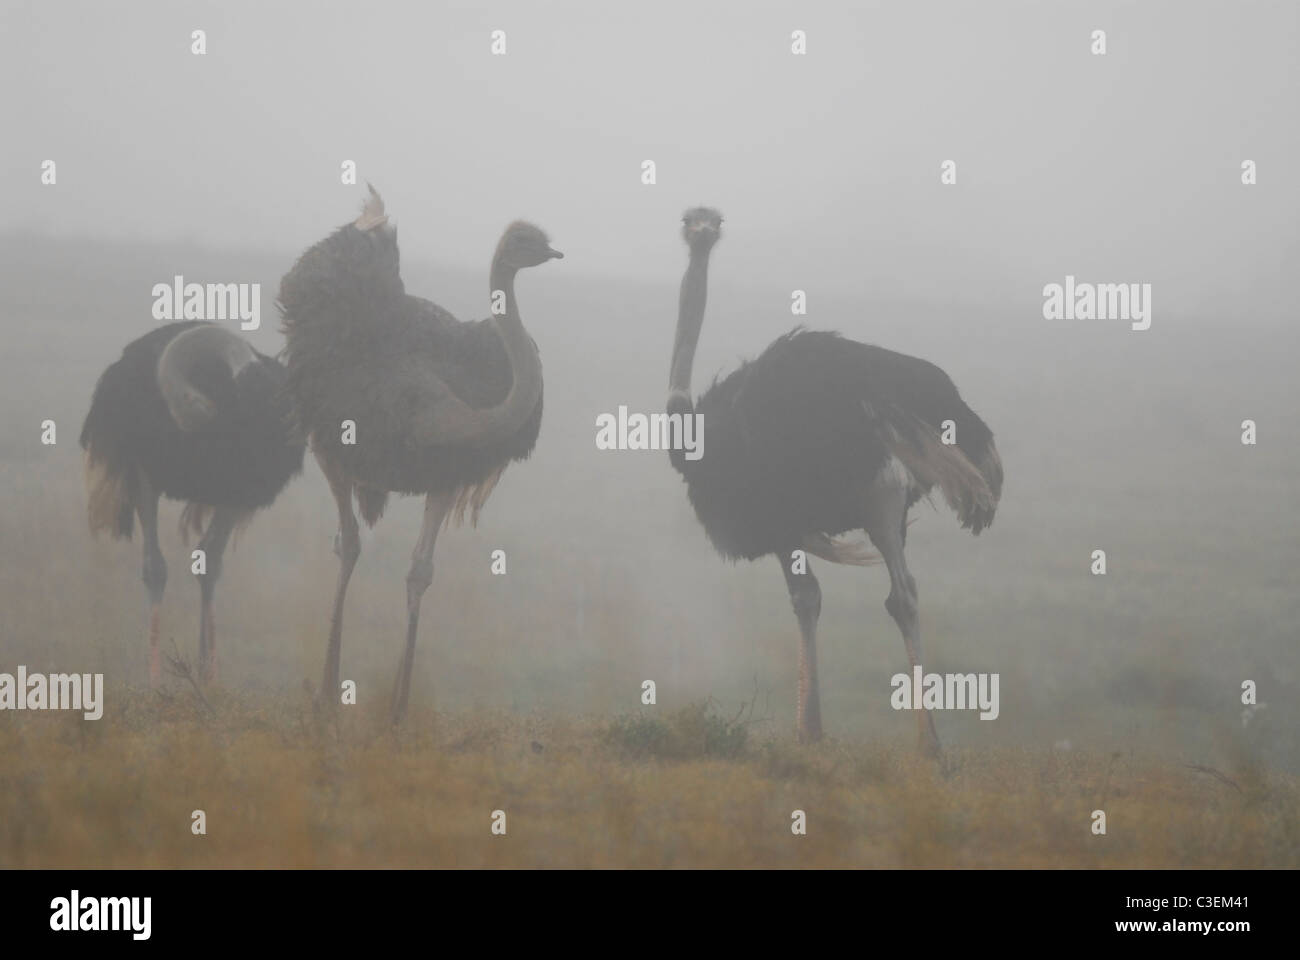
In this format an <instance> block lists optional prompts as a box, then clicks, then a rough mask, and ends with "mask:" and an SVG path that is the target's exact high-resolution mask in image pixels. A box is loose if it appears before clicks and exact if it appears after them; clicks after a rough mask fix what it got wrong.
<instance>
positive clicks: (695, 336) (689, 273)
mask: <svg viewBox="0 0 1300 960" xmlns="http://www.w3.org/2000/svg"><path fill="white" fill-rule="evenodd" d="M708 295H709V251H708V250H696V249H695V248H691V260H690V263H689V264H688V265H687V267H686V274H685V275H684V276H683V277H682V292H681V297H680V299H679V300H678V302H677V335H676V337H675V338H674V339H673V362H672V367H671V369H670V370H669V372H668V393H669V399H670V400H672V398H673V397H674V396H676V395H680V396H682V397H685V398H686V401H687V403H688V404H689V403H690V399H691V368H692V367H694V365H695V348H696V346H697V345H698V343H699V341H700V327H702V326H703V325H704V304H705V301H706V300H707V299H708Z"/></svg>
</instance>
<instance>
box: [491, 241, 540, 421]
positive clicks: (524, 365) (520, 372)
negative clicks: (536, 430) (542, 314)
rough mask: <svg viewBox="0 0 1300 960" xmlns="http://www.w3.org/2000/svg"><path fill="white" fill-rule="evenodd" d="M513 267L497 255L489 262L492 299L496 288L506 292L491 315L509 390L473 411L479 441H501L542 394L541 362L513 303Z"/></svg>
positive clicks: (534, 406) (525, 415)
mask: <svg viewBox="0 0 1300 960" xmlns="http://www.w3.org/2000/svg"><path fill="white" fill-rule="evenodd" d="M516 272H517V271H516V269H515V268H514V267H510V266H507V265H506V264H504V263H503V262H502V260H501V257H500V255H498V256H497V257H496V258H494V259H493V261H492V271H491V273H490V274H489V286H490V288H491V291H492V296H493V299H494V301H495V298H496V291H498V290H499V291H501V292H502V293H503V294H504V295H505V312H504V313H502V314H496V313H493V314H492V315H491V321H492V325H493V326H495V327H496V331H497V335H498V336H499V337H500V338H501V344H502V346H504V347H505V351H506V358H507V359H508V360H509V362H510V378H511V379H510V392H509V393H508V394H506V398H505V399H504V400H502V401H501V402H500V403H499V404H497V405H496V406H494V407H487V408H484V409H481V410H475V411H474V419H475V421H476V427H475V433H476V435H477V437H476V439H477V440H478V441H479V442H481V443H491V442H495V441H499V440H504V439H505V438H506V437H508V436H510V435H511V434H513V433H514V432H515V431H516V430H518V429H519V428H520V427H522V426H523V425H524V423H526V422H527V420H528V418H529V417H531V416H532V414H533V411H534V410H536V409H537V401H538V400H540V399H541V396H542V364H541V359H540V358H539V357H538V356H537V347H536V345H535V344H534V343H533V339H532V337H530V336H529V335H528V331H527V330H525V329H524V324H523V321H522V320H521V319H520V318H519V308H518V307H517V306H516V304H515V273H516Z"/></svg>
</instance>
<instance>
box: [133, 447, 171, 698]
mask: <svg viewBox="0 0 1300 960" xmlns="http://www.w3.org/2000/svg"><path fill="white" fill-rule="evenodd" d="M137 477H138V485H137V487H136V493H135V512H136V515H137V516H139V518H140V539H141V540H143V541H144V586H145V590H146V591H147V592H148V594H149V685H150V686H151V687H155V688H156V687H157V686H158V685H159V684H160V683H162V654H161V653H160V652H159V649H158V614H159V609H158V608H159V607H160V606H161V605H162V598H163V590H164V589H165V588H166V586H167V563H166V562H165V561H164V560H163V555H162V550H161V549H160V548H159V546H158V491H157V490H155V489H154V488H153V484H151V483H150V482H149V479H148V478H147V477H145V476H144V472H143V471H138V472H137Z"/></svg>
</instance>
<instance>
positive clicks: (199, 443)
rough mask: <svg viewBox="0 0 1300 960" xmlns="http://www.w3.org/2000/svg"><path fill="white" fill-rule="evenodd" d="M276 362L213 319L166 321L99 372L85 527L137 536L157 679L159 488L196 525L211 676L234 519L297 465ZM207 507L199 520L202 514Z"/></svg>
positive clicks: (241, 519)
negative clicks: (216, 609) (217, 597)
mask: <svg viewBox="0 0 1300 960" xmlns="http://www.w3.org/2000/svg"><path fill="white" fill-rule="evenodd" d="M285 377H286V372H285V369H284V367H282V366H281V365H280V364H279V363H277V362H276V361H275V360H274V359H272V358H271V357H267V356H263V355H262V354H260V353H258V352H257V351H256V350H254V349H253V348H252V347H250V346H249V345H248V343H247V342H245V341H244V340H243V339H241V338H240V337H238V336H236V335H235V334H233V333H231V332H230V331H229V330H226V329H225V328H223V327H219V326H217V325H215V324H211V323H202V322H194V321H191V322H185V323H170V324H167V325H166V326H162V327H159V328H158V329H156V330H153V331H152V332H150V333H147V334H145V335H144V336H143V337H140V338H139V339H138V340H135V341H133V342H131V343H129V344H127V346H126V348H125V349H124V350H123V351H122V357H121V359H119V360H118V361H117V362H115V363H114V364H112V365H111V366H110V367H109V368H108V369H107V370H105V371H104V373H103V375H102V376H101V377H100V378H99V383H98V384H97V385H96V386H95V393H94V397H93V398H92V400H91V403H90V412H89V413H88V414H86V421H85V424H84V425H83V426H82V428H81V446H82V448H83V449H84V450H85V452H86V458H85V459H86V490H87V494H88V498H89V508H88V513H89V519H90V529H91V532H92V533H98V532H99V531H101V530H106V531H108V532H109V533H110V534H111V535H112V536H113V537H114V538H120V539H130V538H131V535H132V531H133V528H134V519H135V517H139V518H140V530H141V533H142V535H143V540H144V583H145V588H146V590H147V592H148V596H149V608H150V609H149V679H150V682H151V683H152V684H154V685H157V684H158V682H159V680H160V679H161V672H162V671H161V668H162V664H161V657H160V654H159V650H158V630H159V622H158V621H159V606H160V604H161V603H162V598H163V590H164V588H165V586H166V584H167V564H166V563H165V562H164V560H163V555H162V550H161V549H160V548H159V546H158V499H159V498H160V497H168V498H169V499H172V500H182V501H185V503H186V507H185V509H184V511H183V512H182V514H181V527H182V532H189V531H193V532H194V533H201V534H202V537H201V539H200V540H199V544H198V545H199V548H200V549H202V550H203V551H204V554H205V556H206V573H204V574H203V575H202V578H201V580H200V613H199V668H200V672H201V674H202V676H203V678H204V679H205V680H211V679H213V678H214V677H215V675H216V666H217V658H216V634H215V629H214V624H213V618H212V595H213V592H214V590H215V589H216V582H217V578H218V577H219V576H220V575H221V562H222V555H223V554H224V552H225V549H226V544H227V542H228V541H229V539H230V535H231V533H232V532H233V531H234V530H235V528H236V527H237V526H239V525H241V524H243V523H245V522H247V521H248V520H250V519H251V518H252V515H253V513H254V512H255V511H257V510H259V509H261V508H262V507H267V506H270V505H271V503H272V501H274V500H275V498H276V497H277V496H278V495H279V493H280V491H281V490H283V489H284V488H285V486H286V485H287V484H288V483H289V481H290V480H291V479H292V478H293V477H294V476H295V475H296V474H297V473H299V472H300V471H301V470H302V461H303V453H304V450H305V447H306V445H305V444H304V442H303V441H302V440H301V439H300V438H299V437H298V435H297V434H296V433H295V431H294V430H293V428H292V424H291V417H290V413H291V410H290V405H289V397H288V394H287V392H286V391H285ZM209 514H210V515H211V520H210V521H208V523H207V529H206V530H204V529H203V525H204V518H205V517H206V516H207V515H209Z"/></svg>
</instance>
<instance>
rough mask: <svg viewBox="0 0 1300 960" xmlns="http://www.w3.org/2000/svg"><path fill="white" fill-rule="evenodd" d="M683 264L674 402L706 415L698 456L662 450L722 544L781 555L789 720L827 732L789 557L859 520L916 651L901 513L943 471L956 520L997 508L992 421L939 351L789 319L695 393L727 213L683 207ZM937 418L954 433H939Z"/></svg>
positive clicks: (832, 545)
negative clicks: (791, 644)
mask: <svg viewBox="0 0 1300 960" xmlns="http://www.w3.org/2000/svg"><path fill="white" fill-rule="evenodd" d="M683 223H684V224H685V226H684V228H683V236H684V237H685V239H686V243H687V244H688V246H689V247H690V263H689V265H688V266H687V268H686V275H685V276H684V277H683V278H682V289H681V300H680V305H679V311H678V319H677V336H676V340H675V342H674V344H673V357H672V370H671V373H670V377H669V395H668V413H669V414H670V416H671V415H673V414H680V415H683V416H689V415H691V414H695V413H698V414H700V415H701V416H702V417H703V424H704V433H703V436H704V438H705V446H704V452H703V456H702V457H701V458H700V459H698V460H694V461H692V460H688V459H686V458H685V456H684V453H683V452H682V451H680V450H674V451H672V452H671V454H670V456H671V459H672V463H673V465H674V466H675V467H676V468H677V470H678V471H679V472H680V473H681V474H682V476H683V477H684V478H685V480H686V483H687V487H688V493H689V496H690V500H691V504H692V506H694V508H695V514H696V516H697V517H698V518H699V520H700V523H702V524H703V525H704V529H705V532H706V533H707V534H708V536H709V539H710V540H711V541H712V542H713V545H714V546H715V547H716V548H717V549H718V551H719V552H720V553H721V554H722V555H723V556H724V557H727V558H728V559H732V560H735V559H739V558H741V557H743V558H745V559H746V560H753V559H756V558H758V557H761V556H764V555H766V554H775V555H776V558H777V561H778V562H779V563H780V564H781V570H782V572H783V573H784V574H785V579H786V585H787V587H788V588H789V590H790V600H791V602H792V604H793V606H794V612H795V616H796V617H797V618H798V621H799V630H800V633H801V635H802V644H801V646H800V656H799V699H798V703H799V706H798V731H799V737H800V739H801V740H804V741H810V740H816V739H818V738H819V737H820V736H821V707H820V702H819V695H818V689H817V649H816V629H817V618H818V615H819V614H820V612H821V590H820V588H819V587H818V585H817V580H816V578H815V577H814V576H813V574H812V570H811V568H809V569H808V570H807V572H806V573H802V574H799V573H796V572H794V569H793V567H794V565H793V563H792V561H791V554H792V553H793V551H795V550H800V549H802V550H804V551H806V552H807V553H811V554H813V555H815V556H819V557H822V558H823V559H826V560H830V561H832V562H835V563H855V564H860V565H865V564H867V563H871V562H876V560H877V559H878V558H875V557H874V556H871V555H870V554H869V553H867V552H866V551H864V550H862V549H859V548H856V547H855V546H854V545H852V544H850V543H848V542H845V541H841V540H838V539H836V537H837V536H838V535H839V534H841V533H844V532H846V531H850V530H856V529H863V530H865V531H866V533H867V535H868V536H869V537H870V538H871V541H872V543H874V544H875V546H876V548H877V549H878V550H879V551H880V555H881V556H882V557H883V558H884V562H885V564H886V565H887V566H888V568H889V580H890V591H889V598H888V599H887V600H886V601H885V608H886V609H887V610H888V611H889V613H890V615H891V616H892V617H893V618H894V620H895V621H896V622H897V623H898V626H899V629H900V630H901V631H902V633H903V643H904V645H905V646H906V648H907V656H908V660H909V661H910V662H911V663H912V665H913V666H915V665H916V664H918V663H920V662H921V638H920V633H919V630H918V624H917V595H916V582H915V581H914V580H913V579H912V575H911V573H910V572H908V569H907V561H906V560H905V559H904V556H903V544H904V541H905V539H906V536H907V512H908V510H909V509H910V508H911V506H912V505H913V504H914V503H916V501H917V500H919V499H920V498H921V497H923V496H925V495H926V494H927V493H928V492H929V491H930V490H931V489H932V488H933V487H935V486H938V487H939V489H940V490H942V491H943V495H944V497H945V498H946V500H947V501H948V503H949V505H950V506H951V507H952V508H953V509H954V510H955V511H956V513H957V517H958V519H959V520H960V521H961V525H962V526H963V527H967V528H969V529H970V530H971V532H972V533H979V532H980V531H981V530H982V529H984V528H985V527H986V526H988V525H989V524H990V523H992V522H993V514H994V511H995V510H996V508H997V504H998V498H999V496H1000V495H1001V492H1002V462H1001V460H1000V459H999V457H998V452H997V449H996V448H995V447H994V446H993V434H992V432H991V431H990V430H989V428H988V427H987V426H985V424H984V421H982V420H981V419H980V418H979V417H978V416H977V415H976V414H975V412H974V411H973V410H971V409H970V407H968V406H966V404H965V403H963V402H962V400H961V397H960V396H958V394H957V388H956V387H954V386H953V383H952V381H951V380H950V379H949V378H948V375H947V374H945V373H944V372H943V371H942V370H940V369H939V368H938V367H936V366H935V365H934V364H932V363H927V362H926V361H924V360H918V359H917V358H915V357H909V356H905V355H903V354H901V353H894V352H893V351H891V350H884V349H882V348H880V347H875V346H869V345H867V344H864V343H857V342H856V341H853V340H846V339H844V338H842V337H840V336H839V335H838V334H835V333H823V332H812V331H806V330H802V329H799V328H796V329H795V330H794V331H792V332H791V333H788V334H786V335H785V336H783V337H779V338H778V339H777V340H776V341H775V342H773V343H772V344H771V346H769V347H768V348H767V349H766V350H765V351H763V353H762V354H761V355H760V356H759V357H758V358H757V359H756V360H753V361H751V362H749V363H746V364H744V365H743V366H741V368H740V369H739V370H736V371H735V372H734V373H732V374H731V375H730V376H728V377H727V378H726V379H725V380H721V381H715V382H714V384H713V385H712V386H711V387H710V388H709V390H708V391H707V392H706V393H705V394H704V395H703V396H702V397H700V399H699V402H698V403H697V404H692V402H691V396H690V386H691V366H692V363H693V362H694V359H695V347H696V343H697V342H698V340H699V335H700V327H701V325H702V324H703V321H704V305H705V298H706V295H707V293H708V266H709V254H710V252H711V251H712V249H713V245H714V244H715V243H716V242H717V240H718V237H719V236H720V234H721V226H722V217H721V215H719V214H718V212H717V211H715V210H710V209H707V208H703V207H699V208H696V209H693V210H688V211H687V212H686V215H685V216H684V217H683ZM945 420H951V421H953V423H954V424H955V427H956V438H955V439H956V444H955V445H947V444H945V443H943V442H942V438H941V431H942V429H943V423H944V421H945ZM917 720H918V724H919V726H920V733H921V744H922V748H923V749H924V750H926V751H927V752H930V753H937V752H938V750H939V738H938V734H937V733H936V731H935V728H934V720H933V718H932V717H931V715H930V714H929V713H928V712H926V713H924V715H923V714H922V713H921V712H918V713H917Z"/></svg>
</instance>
